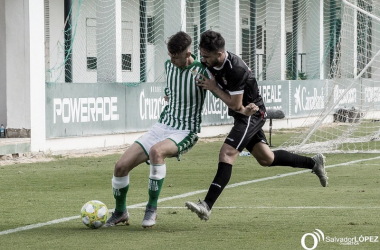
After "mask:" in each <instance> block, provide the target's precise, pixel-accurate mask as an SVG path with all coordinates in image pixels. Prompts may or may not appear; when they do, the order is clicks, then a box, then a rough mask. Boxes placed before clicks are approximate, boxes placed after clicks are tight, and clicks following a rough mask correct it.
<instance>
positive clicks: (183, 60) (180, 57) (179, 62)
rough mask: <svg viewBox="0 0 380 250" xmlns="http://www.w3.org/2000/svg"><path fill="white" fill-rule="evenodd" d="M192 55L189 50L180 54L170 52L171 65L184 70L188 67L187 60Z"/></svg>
mask: <svg viewBox="0 0 380 250" xmlns="http://www.w3.org/2000/svg"><path fill="white" fill-rule="evenodd" d="M190 54H191V53H189V52H188V51H187V50H184V51H182V52H181V53H178V54H171V53H170V52H168V55H169V56H170V61H171V63H172V64H174V65H175V66H176V67H178V68H184V67H186V66H187V58H188V57H189V55H190Z"/></svg>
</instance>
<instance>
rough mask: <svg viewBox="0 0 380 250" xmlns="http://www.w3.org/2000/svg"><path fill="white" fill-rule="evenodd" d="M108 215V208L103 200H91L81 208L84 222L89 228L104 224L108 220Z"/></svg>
mask: <svg viewBox="0 0 380 250" xmlns="http://www.w3.org/2000/svg"><path fill="white" fill-rule="evenodd" d="M107 217H108V208H107V206H106V205H105V204H104V203H103V202H101V201H97V200H92V201H89V202H87V203H86V204H84V205H83V207H82V209H81V218H82V222H83V224H85V225H86V226H88V227H89V228H93V229H96V228H99V227H101V226H103V225H104V224H105V223H106V221H107Z"/></svg>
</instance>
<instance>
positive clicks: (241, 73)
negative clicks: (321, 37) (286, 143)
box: [186, 30, 328, 221]
mask: <svg viewBox="0 0 380 250" xmlns="http://www.w3.org/2000/svg"><path fill="white" fill-rule="evenodd" d="M199 48H200V55H201V57H202V60H201V62H202V63H203V64H204V65H206V66H207V69H208V70H209V71H210V72H211V73H212V77H211V78H210V79H209V78H207V77H202V76H201V77H200V79H199V80H198V84H197V85H198V86H200V87H202V88H203V89H207V90H210V91H212V92H213V93H214V94H215V95H217V96H218V97H219V98H220V99H221V100H222V101H223V102H224V103H226V104H227V106H228V108H229V109H228V112H229V115H230V116H233V118H234V125H233V127H232V129H231V131H230V133H229V134H228V136H227V138H226V139H225V141H224V143H223V145H222V148H221V149H220V152H219V164H218V170H217V172H216V175H215V178H214V180H213V182H212V183H211V185H210V187H209V189H208V192H207V194H206V197H205V199H204V200H203V201H199V202H198V203H193V202H186V206H187V207H188V208H189V209H190V210H191V211H192V212H195V213H196V214H197V215H198V217H199V218H201V219H203V220H206V221H207V220H208V219H209V217H210V214H211V209H212V207H213V205H214V203H215V202H216V200H217V199H218V197H219V195H220V194H221V193H222V191H223V189H224V187H225V186H226V185H227V184H228V182H229V180H230V177H231V174H232V165H233V163H234V161H235V159H236V157H237V156H238V154H239V152H241V151H242V150H243V149H244V148H246V149H247V150H248V151H249V152H251V155H252V156H253V157H254V158H255V159H256V160H257V162H258V163H259V164H260V165H261V166H269V167H272V166H290V167H294V168H307V169H311V170H312V173H315V174H316V175H317V176H318V177H319V181H320V183H321V185H322V186H323V187H326V186H327V179H328V178H327V174H326V171H325V157H324V156H323V155H322V154H317V155H315V156H313V157H306V156H301V155H297V154H293V153H290V152H288V151H285V150H276V151H272V150H271V149H270V148H269V146H268V143H267V140H266V137H265V134H264V131H263V130H262V127H263V125H264V123H265V120H266V109H265V105H264V103H263V100H262V98H261V96H260V94H259V89H258V86H257V82H256V79H255V78H254V77H253V76H252V74H251V70H250V69H249V67H248V66H247V65H246V64H245V63H244V61H243V60H242V59H241V58H240V57H238V56H236V55H235V54H233V53H231V52H229V51H226V50H225V40H224V38H223V37H222V35H221V34H220V33H218V32H215V31H212V30H208V31H206V32H204V33H203V34H202V35H201V39H200V44H199ZM250 103H254V104H255V106H256V107H255V109H256V110H257V112H256V113H255V114H253V115H252V116H246V115H243V114H242V113H241V111H242V109H244V107H245V106H247V105H248V104H250Z"/></svg>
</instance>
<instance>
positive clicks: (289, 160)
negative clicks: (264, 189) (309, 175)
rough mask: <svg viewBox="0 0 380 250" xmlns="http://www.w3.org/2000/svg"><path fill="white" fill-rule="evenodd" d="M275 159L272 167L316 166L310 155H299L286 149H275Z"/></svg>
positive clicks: (310, 167)
mask: <svg viewBox="0 0 380 250" xmlns="http://www.w3.org/2000/svg"><path fill="white" fill-rule="evenodd" d="M273 153H274V160H273V162H272V164H271V165H270V167H272V166H289V167H293V168H309V169H312V168H313V167H314V163H315V162H314V160H313V159H311V158H310V157H306V156H302V155H297V154H293V153H290V152H288V151H285V150H276V151H273Z"/></svg>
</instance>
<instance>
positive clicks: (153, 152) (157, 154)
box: [149, 145, 162, 162]
mask: <svg viewBox="0 0 380 250" xmlns="http://www.w3.org/2000/svg"><path fill="white" fill-rule="evenodd" d="M159 158H162V150H160V147H157V146H156V145H153V146H152V147H151V148H150V151H149V159H150V161H151V162H155V161H156V160H157V159H159Z"/></svg>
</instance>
